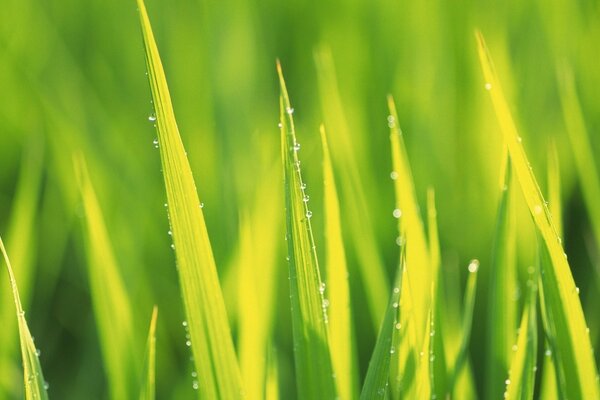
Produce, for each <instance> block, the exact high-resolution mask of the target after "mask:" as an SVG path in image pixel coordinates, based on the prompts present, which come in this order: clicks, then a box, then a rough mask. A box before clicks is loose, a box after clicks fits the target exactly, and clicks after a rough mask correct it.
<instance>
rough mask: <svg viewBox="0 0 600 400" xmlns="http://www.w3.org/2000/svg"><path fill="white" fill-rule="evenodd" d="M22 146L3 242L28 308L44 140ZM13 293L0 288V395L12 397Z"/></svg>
mask: <svg viewBox="0 0 600 400" xmlns="http://www.w3.org/2000/svg"><path fill="white" fill-rule="evenodd" d="M31 139H32V140H30V141H29V143H30V144H29V145H28V147H27V149H25V151H24V154H23V158H22V161H21V167H20V176H19V178H18V184H17V188H16V193H15V196H14V200H13V201H12V204H13V207H12V210H11V212H10V221H9V225H8V228H7V234H6V237H7V243H6V246H7V248H8V251H9V252H10V254H11V259H12V261H13V265H14V266H15V268H16V270H15V271H14V274H15V276H16V277H17V279H18V280H19V287H20V291H19V293H20V296H21V302H22V304H23V307H25V308H27V307H28V304H29V299H30V298H31V287H32V284H33V279H32V278H33V274H32V273H33V268H32V267H33V265H34V258H35V250H34V249H35V234H34V226H35V221H36V215H37V205H38V199H39V192H40V186H41V185H40V183H41V178H42V169H43V166H44V164H43V162H42V160H43V157H42V155H43V141H42V140H40V139H39V138H37V137H34V138H31ZM7 281H8V277H7V276H6V275H4V274H1V275H0V285H1V286H2V287H5V282H7ZM12 297H13V294H12V292H11V291H10V290H1V291H0V321H2V329H0V349H2V351H1V352H0V371H2V374H0V398H3V397H15V396H18V395H17V393H18V391H19V390H21V387H20V385H19V384H17V382H18V379H17V377H18V375H19V374H20V373H21V371H20V367H19V366H18V364H17V358H16V356H17V354H16V350H17V347H16V345H17V341H16V340H15V339H16V334H17V322H18V321H17V320H15V319H14V318H13V317H12V314H13V313H14V305H13V299H12Z"/></svg>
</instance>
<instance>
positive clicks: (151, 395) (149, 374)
mask: <svg viewBox="0 0 600 400" xmlns="http://www.w3.org/2000/svg"><path fill="white" fill-rule="evenodd" d="M157 319H158V307H157V306H154V308H153V309H152V317H151V318H150V328H149V329H148V341H147V343H146V365H145V367H144V370H143V379H142V389H141V391H140V400H154V399H155V398H156V395H155V393H156V321H157Z"/></svg>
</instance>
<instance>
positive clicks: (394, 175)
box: [390, 171, 398, 181]
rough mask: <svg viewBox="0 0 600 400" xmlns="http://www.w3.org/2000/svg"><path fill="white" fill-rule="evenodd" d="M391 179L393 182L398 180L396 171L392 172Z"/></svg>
mask: <svg viewBox="0 0 600 400" xmlns="http://www.w3.org/2000/svg"><path fill="white" fill-rule="evenodd" d="M390 178H392V180H393V181H395V180H396V179H398V173H397V172H396V171H392V172H390Z"/></svg>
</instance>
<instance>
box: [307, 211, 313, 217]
mask: <svg viewBox="0 0 600 400" xmlns="http://www.w3.org/2000/svg"><path fill="white" fill-rule="evenodd" d="M312 215H313V213H312V211H307V212H306V218H308V219H310V218H312Z"/></svg>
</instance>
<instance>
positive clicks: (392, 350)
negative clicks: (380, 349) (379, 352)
mask: <svg viewBox="0 0 600 400" xmlns="http://www.w3.org/2000/svg"><path fill="white" fill-rule="evenodd" d="M395 352H396V348H395V347H394V346H392V347H390V354H394V353H395Z"/></svg>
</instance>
